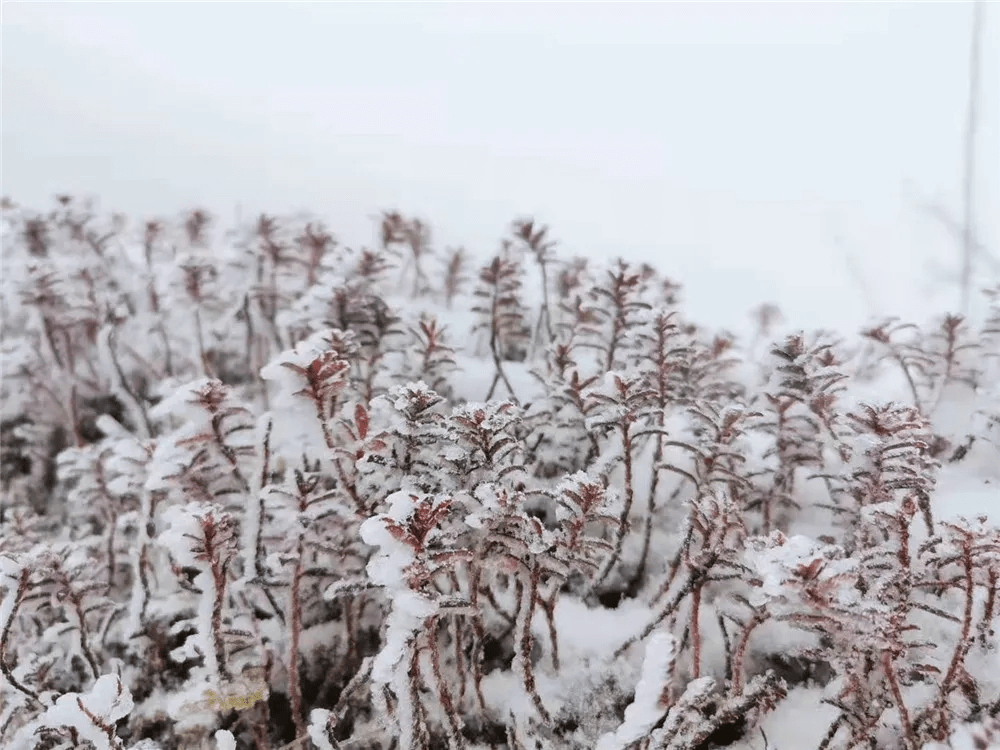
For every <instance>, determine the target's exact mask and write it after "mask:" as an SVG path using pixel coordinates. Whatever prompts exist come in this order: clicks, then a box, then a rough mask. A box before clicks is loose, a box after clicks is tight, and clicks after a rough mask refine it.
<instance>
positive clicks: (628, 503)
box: [590, 420, 635, 591]
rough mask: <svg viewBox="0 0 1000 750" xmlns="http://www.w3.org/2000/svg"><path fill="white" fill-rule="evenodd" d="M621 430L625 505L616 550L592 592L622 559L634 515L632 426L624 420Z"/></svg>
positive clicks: (595, 581)
mask: <svg viewBox="0 0 1000 750" xmlns="http://www.w3.org/2000/svg"><path fill="white" fill-rule="evenodd" d="M620 430H621V435H622V462H623V464H624V466H625V503H624V505H623V507H622V512H621V515H620V516H619V518H618V529H617V531H616V532H615V546H614V550H613V551H612V553H611V555H609V556H608V559H607V561H606V562H605V563H604V565H603V567H602V568H601V571H600V572H599V573H598V574H597V577H596V578H595V579H594V581H593V582H592V583H591V584H590V590H591V591H593V590H594V589H596V588H597V587H598V586H600V585H601V584H602V583H604V579H605V578H607V577H608V574H609V573H610V572H611V570H612V568H614V566H615V564H616V563H617V562H618V560H620V559H621V556H622V548H623V547H624V545H625V535H626V533H628V517H629V515H631V513H632V502H633V500H634V499H635V488H634V486H633V481H632V430H631V424H630V423H629V422H628V421H625V420H622V423H621V426H620Z"/></svg>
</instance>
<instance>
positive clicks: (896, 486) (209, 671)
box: [0, 197, 1000, 750]
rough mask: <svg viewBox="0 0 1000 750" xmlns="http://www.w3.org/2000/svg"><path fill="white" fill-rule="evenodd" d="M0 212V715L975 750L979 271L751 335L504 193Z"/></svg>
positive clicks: (144, 746)
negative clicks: (926, 318)
mask: <svg viewBox="0 0 1000 750" xmlns="http://www.w3.org/2000/svg"><path fill="white" fill-rule="evenodd" d="M5 205H6V207H5V210H4V215H3V225H2V232H3V243H4V252H3V282H2V297H0V304H2V314H3V321H2V340H3V347H2V366H3V381H2V386H0V387H2V413H0V448H2V456H0V482H2V494H0V745H2V746H3V747H5V748H11V749H12V750H17V749H20V748H40V749H41V750H63V749H64V748H87V747H93V748H98V749H104V748H115V749H116V750H118V749H120V750H125V748H129V749H130V750H157V749H159V750H182V749H186V748H202V747H206V748H208V747H218V748H222V749H224V750H230V749H231V748H236V747H240V748H244V747H245V748H256V750H277V749H278V748H282V750H284V749H286V748H287V749H288V750H290V749H291V748H293V747H303V748H305V747H310V746H315V747H316V748H318V749H319V750H333V749H335V748H336V749H343V750H347V749H348V748H351V749H354V750H362V749H366V750H422V749H428V750H430V749H436V748H446V749H447V750H477V749H481V748H493V749H494V750H562V749H563V748H565V749H567V750H577V749H578V750H591V749H592V748H595V747H596V748H599V750H709V749H710V748H718V747H734V748H744V749H748V748H763V747H769V748H772V750H774V749H777V748H780V750H800V748H802V747H804V746H802V745H794V746H793V744H790V741H787V740H783V739H782V738H781V732H780V731H775V728H776V727H777V728H778V729H779V730H780V727H781V724H782V723H783V722H788V721H790V720H791V719H789V717H788V715H787V713H783V712H788V711H791V710H794V711H796V712H798V713H803V714H804V716H805V717H806V718H805V719H804V720H805V721H806V722H809V723H814V724H815V723H816V722H822V728H821V729H820V730H819V731H818V732H814V735H815V739H814V741H813V742H812V745H811V748H814V749H815V750H853V749H860V748H865V749H868V750H881V749H883V748H884V749H885V750H921V748H927V749H928V750H930V749H931V748H938V749H942V748H950V749H951V750H966V749H967V748H987V747H996V746H997V745H996V744H993V745H991V744H990V743H991V742H994V743H995V742H997V741H998V740H997V739H996V738H998V737H1000V675H998V670H997V668H996V667H997V665H998V664H1000V650H998V648H1000V628H998V625H1000V601H998V600H997V599H998V596H997V594H998V592H997V589H998V581H1000V525H998V518H1000V516H998V514H997V510H998V501H1000V496H998V495H997V492H996V489H995V487H996V482H998V481H1000V474H998V472H997V471H996V466H997V465H998V463H997V461H998V458H1000V454H998V451H1000V391H998V390H997V383H1000V377H998V374H1000V373H998V370H1000V368H998V365H997V362H998V358H1000V333H998V331H1000V323H998V321H1000V295H997V294H994V295H993V297H992V300H993V307H992V312H991V313H990V315H989V316H988V317H987V319H985V320H983V321H969V320H965V319H963V318H961V317H959V316H946V317H944V318H942V319H940V320H938V321H934V322H932V324H931V325H929V326H926V327H920V326H915V325H903V324H901V323H900V322H899V321H886V322H880V323H877V324H875V325H873V326H871V327H870V328H868V329H867V330H865V331H863V332H862V333H861V335H860V336H859V337H857V339H854V340H849V341H845V340H841V339H839V338H837V337H835V336H833V335H832V334H829V333H826V332H813V333H810V332H801V331H799V332H796V331H794V330H784V331H781V332H778V331H776V330H774V329H775V328H779V327H780V325H781V324H780V316H779V315H778V313H777V311H776V309H772V308H770V307H769V308H767V315H766V316H764V314H763V313H760V317H761V320H762V321H763V320H764V318H765V317H766V319H767V325H766V326H764V324H763V323H761V330H760V331H759V332H758V339H759V340H766V341H771V343H770V345H769V347H768V348H767V353H766V354H765V355H764V356H760V355H759V353H755V352H759V349H760V347H759V346H757V344H758V343H759V341H757V340H755V341H752V342H748V343H747V344H743V343H741V342H740V340H739V339H738V337H736V336H735V335H733V334H731V333H728V332H725V331H721V332H716V331H709V330H706V329H705V328H703V327H701V326H699V325H697V324H695V323H693V322H691V321H690V320H688V319H687V318H686V317H685V315H684V313H683V310H682V309H681V307H680V304H679V286H678V285H677V284H676V283H674V282H673V281H672V280H670V279H668V278H666V277H664V276H662V275H661V274H660V273H659V272H658V271H656V270H655V269H653V268H652V267H650V266H648V265H642V264H633V263H629V262H627V261H625V260H621V259H619V260H615V261H614V262H612V263H610V264H606V265H600V264H596V263H594V262H592V261H587V260H585V259H581V258H573V257H570V258H563V257H561V256H560V255H559V253H558V252H557V251H556V248H557V246H556V243H555V242H554V241H553V240H552V238H551V234H550V232H549V230H548V228H547V227H544V226H541V225H540V224H539V223H537V222H536V221H533V220H530V219H519V220H517V221H515V222H513V223H512V225H511V228H510V231H509V233H508V236H506V237H504V238H503V239H502V240H501V242H500V245H499V248H498V250H497V252H496V253H495V254H494V255H493V256H492V257H488V258H485V259H484V261H483V262H482V263H481V266H480V268H479V269H478V271H476V270H475V266H474V265H471V266H470V264H474V261H473V258H472V256H471V255H469V254H468V253H467V252H466V251H465V250H463V249H448V250H444V249H442V250H440V251H439V250H438V249H437V248H435V247H434V242H433V236H432V233H431V231H430V228H429V226H428V224H426V223H425V222H423V221H422V220H420V219H415V218H408V217H406V216H403V215H402V214H400V213H399V212H395V211H393V212H386V213H384V214H382V215H381V216H380V218H379V226H378V231H377V233H376V235H377V238H376V242H375V243H373V244H374V246H373V247H372V248H362V249H351V248H347V247H344V246H342V245H341V244H340V243H338V241H337V239H336V238H335V237H334V236H333V234H332V233H331V232H330V231H329V230H328V229H327V228H326V227H325V226H324V225H323V224H322V223H321V222H319V221H317V220H315V219H314V218H312V217H277V216H260V217H258V218H257V219H256V220H255V221H254V222H253V223H252V224H250V225H248V226H246V227H235V228H233V229H232V230H230V231H225V232H223V231H221V230H220V229H219V228H218V227H217V226H216V222H215V219H214V218H213V217H212V216H210V215H208V214H207V213H206V212H204V211H192V212H190V213H189V214H187V215H185V216H183V217H180V218H179V219H178V220H155V221H153V220H150V221H146V222H145V223H142V224H141V225H139V226H138V227H136V226H132V225H130V224H129V223H128V221H127V220H126V219H125V218H124V217H121V216H104V215H102V214H101V213H100V212H99V211H98V210H97V209H96V208H95V207H94V206H93V205H90V204H87V203H86V202H81V201H77V200H75V199H72V198H70V197H60V198H58V199H57V201H56V202H55V205H54V207H53V209H52V210H50V211H48V212H47V213H37V212H33V211H31V210H28V209H24V208H20V207H16V206H14V205H13V204H11V203H7V204H5ZM763 309H764V308H762V310H763ZM250 675H252V678H250V677H249V676H250ZM247 679H250V683H252V685H253V686H254V690H253V691H251V693H250V695H251V696H252V697H251V698H246V697H245V696H243V695H242V693H239V689H238V688H235V689H234V688H233V687H232V686H233V685H238V684H244V685H245V684H247ZM234 690H235V691H236V692H234ZM244 692H245V691H244ZM206 696H209V697H210V699H209V700H206ZM218 696H235V697H227V699H226V700H219V699H218ZM789 707H792V708H789ZM798 720H799V721H802V720H803V719H802V718H801V717H800V718H799V719H798ZM806 750H809V748H806Z"/></svg>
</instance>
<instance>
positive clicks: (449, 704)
mask: <svg viewBox="0 0 1000 750" xmlns="http://www.w3.org/2000/svg"><path fill="white" fill-rule="evenodd" d="M438 626H439V618H437V617H435V618H432V619H431V621H430V623H429V624H428V627H427V645H428V648H429V649H430V652H431V671H432V673H433V675H434V682H435V683H437V690H438V699H439V700H440V701H441V708H443V709H444V715H445V718H446V719H447V720H448V726H447V732H448V746H449V748H451V750H456V749H457V748H460V747H462V746H463V744H464V743H463V742H462V727H461V720H460V719H459V717H458V712H457V711H456V710H455V701H454V700H453V699H452V697H451V691H450V690H449V689H448V681H447V680H445V679H444V676H443V675H442V674H441V652H440V647H439V646H438V639H437V632H438Z"/></svg>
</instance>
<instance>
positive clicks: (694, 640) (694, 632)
mask: <svg viewBox="0 0 1000 750" xmlns="http://www.w3.org/2000/svg"><path fill="white" fill-rule="evenodd" d="M701 589H702V586H701V584H699V585H697V586H695V587H694V591H692V592H691V654H692V665H691V671H692V677H693V678H694V679H697V678H698V677H699V676H700V675H701V623H700V622H699V615H700V613H701Z"/></svg>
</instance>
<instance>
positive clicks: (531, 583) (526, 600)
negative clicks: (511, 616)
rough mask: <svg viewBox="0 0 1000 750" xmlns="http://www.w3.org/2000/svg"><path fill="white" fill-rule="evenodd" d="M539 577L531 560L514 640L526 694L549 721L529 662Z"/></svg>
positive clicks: (549, 718) (536, 567) (537, 568)
mask: <svg viewBox="0 0 1000 750" xmlns="http://www.w3.org/2000/svg"><path fill="white" fill-rule="evenodd" d="M540 577H541V568H539V566H538V564H537V563H535V562H532V563H531V564H530V567H529V573H528V583H527V585H526V586H524V585H522V589H523V590H522V594H521V597H520V602H521V606H522V607H525V608H526V611H525V612H523V613H521V612H519V613H518V617H517V619H518V621H519V622H520V631H521V632H520V633H519V634H518V636H517V638H516V640H515V642H516V643H517V649H516V653H517V656H518V657H520V659H521V665H522V671H523V674H522V678H523V680H524V688H525V690H526V691H527V692H528V695H530V696H531V702H532V703H533V704H534V706H535V709H536V710H537V711H538V714H539V715H540V716H541V717H542V720H543V721H545V722H548V721H551V717H550V716H549V712H548V710H547V709H546V708H545V704H544V703H542V697H541V696H540V695H539V694H538V689H537V688H536V687H535V672H534V668H533V667H532V664H531V648H532V646H533V645H534V639H533V638H532V635H531V620H532V616H533V615H534V612H535V599H536V598H537V596H538V579H539V578H540Z"/></svg>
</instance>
